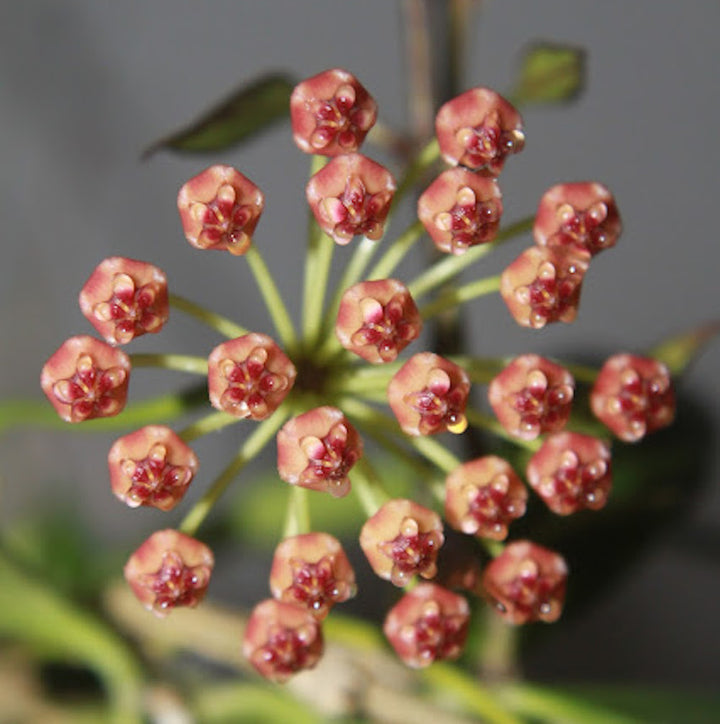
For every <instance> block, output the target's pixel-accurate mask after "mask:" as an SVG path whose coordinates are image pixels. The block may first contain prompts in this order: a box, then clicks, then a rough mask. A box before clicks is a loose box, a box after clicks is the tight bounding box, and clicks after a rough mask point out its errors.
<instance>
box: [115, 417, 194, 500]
mask: <svg viewBox="0 0 720 724" xmlns="http://www.w3.org/2000/svg"><path fill="white" fill-rule="evenodd" d="M108 467H109V468H110V486H111V488H112V491H113V493H114V494H115V495H116V496H117V497H118V498H119V499H120V500H122V502H123V503H125V504H126V505H129V506H130V507H131V508H137V507H138V506H140V505H147V506H151V507H153V508H159V509H160V510H172V508H174V507H175V506H176V505H177V504H178V503H179V502H180V501H181V500H182V498H183V496H184V495H185V493H186V492H187V489H188V486H189V485H190V483H191V482H192V479H193V477H195V473H196V472H197V469H198V459H197V455H195V453H194V452H193V450H192V448H190V447H189V446H188V445H186V444H185V443H184V442H183V441H182V440H181V439H180V438H179V437H178V436H177V435H176V434H175V433H174V432H173V431H172V430H171V429H170V428H169V427H165V426H163V425H148V426H147V427H143V428H141V429H140V430H136V431H135V432H131V433H130V434H129V435H124V436H123V437H121V438H119V439H118V440H116V441H115V443H114V444H113V446H112V447H111V448H110V453H109V455H108Z"/></svg>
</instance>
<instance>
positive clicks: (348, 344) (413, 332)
mask: <svg viewBox="0 0 720 724" xmlns="http://www.w3.org/2000/svg"><path fill="white" fill-rule="evenodd" d="M421 330H422V318H421V317H420V312H419V311H418V308H417V306H416V305H415V301H414V300H413V298H412V295H411V294H410V292H409V291H408V288H407V287H406V286H405V285H404V284H403V283H402V282H399V281H398V280H397V279H379V280H377V281H372V282H360V283H359V284H355V285H354V286H352V287H350V288H349V289H348V290H347V291H346V292H345V294H343V297H342V300H341V301H340V308H339V309H338V316H337V323H336V325H335V334H336V335H337V338H338V339H339V340H340V344H342V346H343V347H345V349H347V350H349V351H350V352H354V353H355V354H357V355H359V356H360V357H362V358H363V359H365V360H367V361H368V362H372V363H373V364H380V363H383V362H392V361H393V360H394V359H395V358H396V357H397V356H398V354H399V353H400V352H401V351H402V350H403V349H405V347H407V346H408V345H409V344H410V342H412V341H413V340H415V339H417V338H418V337H419V336H420V331H421Z"/></svg>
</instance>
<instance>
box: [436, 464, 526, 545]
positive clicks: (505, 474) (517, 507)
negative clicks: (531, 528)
mask: <svg viewBox="0 0 720 724" xmlns="http://www.w3.org/2000/svg"><path fill="white" fill-rule="evenodd" d="M527 496H528V493H527V489H526V488H525V486H524V485H523V484H522V481H521V480H520V478H519V477H518V475H517V473H516V472H515V471H514V470H513V469H512V467H511V466H510V464H509V463H508V462H506V461H505V460H503V459H502V458H499V457H496V456H495V455H487V456H485V457H482V458H478V459H477V460H472V461H471V462H469V463H465V464H464V465H461V466H460V467H459V468H456V469H455V470H453V472H452V473H450V475H448V477H447V480H446V481H445V519H446V520H447V522H448V523H449V524H450V525H451V526H452V527H453V528H455V529H456V530H459V531H462V532H463V533H467V534H468V535H475V536H477V537H478V538H492V539H494V540H503V539H504V538H506V537H507V534H508V525H509V524H510V523H511V522H512V521H513V520H515V518H519V517H520V516H522V515H524V514H525V502H526V501H527Z"/></svg>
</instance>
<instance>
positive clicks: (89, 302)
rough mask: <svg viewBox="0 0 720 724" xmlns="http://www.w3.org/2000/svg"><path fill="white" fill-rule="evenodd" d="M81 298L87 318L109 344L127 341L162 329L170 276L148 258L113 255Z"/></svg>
mask: <svg viewBox="0 0 720 724" xmlns="http://www.w3.org/2000/svg"><path fill="white" fill-rule="evenodd" d="M79 301H80V309H81V310H82V313H83V314H84V315H85V317H86V318H87V320H88V321H89V322H90V324H92V325H93V327H95V329H96V330H97V331H98V332H99V333H100V334H101V335H102V336H103V337H104V338H105V339H106V340H107V341H108V342H109V343H110V344H126V343H127V342H130V341H131V340H132V339H134V338H135V337H139V336H140V335H142V334H146V333H147V332H159V331H160V330H161V329H162V326H163V324H165V322H167V319H168V315H169V305H168V290H167V277H166V276H165V272H163V271H162V270H161V269H158V268H157V267H156V266H153V265H152V264H148V263H147V262H144V261H135V260H134V259H126V258H125V257H122V256H114V257H111V258H110V259H105V261H103V262H101V263H100V264H99V266H98V267H97V268H96V269H95V271H94V272H93V273H92V274H91V275H90V278H89V279H88V280H87V281H86V282H85V285H84V286H83V288H82V290H81V292H80V300H79Z"/></svg>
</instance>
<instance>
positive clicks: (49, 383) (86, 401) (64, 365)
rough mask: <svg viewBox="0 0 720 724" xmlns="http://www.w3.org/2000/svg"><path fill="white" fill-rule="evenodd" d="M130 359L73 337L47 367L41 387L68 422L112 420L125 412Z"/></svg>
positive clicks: (94, 341)
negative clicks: (101, 418)
mask: <svg viewBox="0 0 720 724" xmlns="http://www.w3.org/2000/svg"><path fill="white" fill-rule="evenodd" d="M129 381H130V358H129V357H128V356H127V355H126V354H125V353H124V352H122V351H121V350H119V349H117V348H115V347H112V346H110V345H109V344H107V343H106V342H101V341H100V340H99V339H95V338H94V337H88V336H87V335H80V336H77V337H70V339H68V340H65V342H63V343H62V345H60V347H59V349H58V350H57V351H56V352H55V354H53V355H52V357H50V359H49V360H48V361H47V362H46V363H45V366H44V367H43V368H42V374H41V375H40V385H41V387H42V389H43V392H44V393H45V394H46V395H47V398H48V400H50V402H51V404H52V406H53V407H54V408H55V410H56V412H57V414H58V415H60V417H61V418H62V419H63V420H65V421H66V422H83V421H84V420H92V419H93V418H95V417H113V416H114V415H118V414H119V413H120V412H122V410H123V408H124V407H125V401H126V399H127V390H128V382H129Z"/></svg>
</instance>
